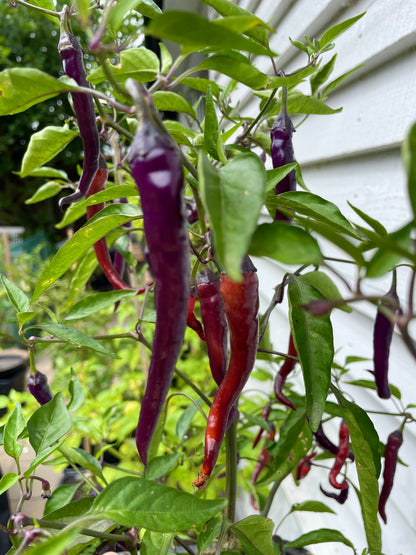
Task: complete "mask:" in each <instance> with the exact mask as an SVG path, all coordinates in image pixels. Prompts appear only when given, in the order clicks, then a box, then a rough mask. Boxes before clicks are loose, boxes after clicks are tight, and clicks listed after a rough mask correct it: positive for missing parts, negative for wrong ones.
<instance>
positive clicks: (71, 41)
mask: <svg viewBox="0 0 416 555" xmlns="http://www.w3.org/2000/svg"><path fill="white" fill-rule="evenodd" d="M58 51H59V55H60V57H61V60H62V64H63V68H64V71H65V75H67V76H68V77H71V78H72V79H74V81H75V82H76V83H77V84H78V85H80V86H81V87H90V84H89V83H88V81H87V74H86V72H85V67H84V62H83V52H82V48H81V45H80V43H79V41H78V39H77V38H76V37H75V36H74V35H73V34H72V32H71V28H70V23H69V18H68V6H64V9H63V10H62V16H61V27H60V38H59V44H58ZM72 102H73V106H74V112H75V115H76V117H77V123H78V127H79V133H80V136H81V140H82V144H83V147H84V164H83V167H82V173H81V177H80V180H79V184H78V187H77V190H76V191H74V192H73V193H72V194H71V195H68V196H66V197H64V198H61V199H60V201H59V207H60V208H61V209H62V208H63V207H64V206H66V205H68V204H71V203H72V202H76V201H77V200H80V199H82V198H83V197H84V196H85V194H86V193H87V191H88V189H89V188H90V185H91V183H92V180H93V179H94V176H95V174H96V172H97V170H98V159H99V156H100V139H99V136H98V129H97V124H96V119H95V110H94V101H93V99H92V96H91V95H90V94H85V93H77V92H73V93H72Z"/></svg>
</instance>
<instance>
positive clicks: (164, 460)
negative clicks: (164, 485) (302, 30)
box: [146, 453, 182, 480]
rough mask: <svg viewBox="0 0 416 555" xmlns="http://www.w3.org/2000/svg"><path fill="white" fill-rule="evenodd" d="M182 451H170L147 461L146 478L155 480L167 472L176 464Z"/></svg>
mask: <svg viewBox="0 0 416 555" xmlns="http://www.w3.org/2000/svg"><path fill="white" fill-rule="evenodd" d="M181 456H182V453H172V454H171V455H162V456H160V457H155V458H154V459H152V460H151V461H150V462H149V465H148V467H147V472H146V478H147V479H148V480H157V479H159V478H162V477H163V476H165V475H166V474H168V473H169V472H170V471H171V470H173V469H174V468H175V466H176V463H177V462H178V460H179V459H180V458H181Z"/></svg>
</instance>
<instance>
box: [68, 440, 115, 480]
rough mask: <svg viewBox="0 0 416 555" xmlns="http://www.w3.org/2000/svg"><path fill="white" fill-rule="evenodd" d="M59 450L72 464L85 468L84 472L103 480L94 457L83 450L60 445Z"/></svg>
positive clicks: (98, 464) (99, 467) (99, 466)
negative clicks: (86, 471)
mask: <svg viewBox="0 0 416 555" xmlns="http://www.w3.org/2000/svg"><path fill="white" fill-rule="evenodd" d="M60 450H61V452H62V454H63V455H64V456H65V457H67V459H68V460H70V461H71V463H72V464H76V465H78V466H80V467H81V468H85V469H86V470H89V471H90V472H92V474H94V476H98V478H101V479H102V480H103V479H104V476H103V472H102V468H101V465H100V463H99V462H98V461H97V459H96V458H95V457H93V456H92V455H90V454H89V453H87V452H86V451H84V449H79V448H78V447H67V446H66V445H62V446H61V449H60Z"/></svg>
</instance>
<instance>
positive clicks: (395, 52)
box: [216, 0, 416, 555]
mask: <svg viewBox="0 0 416 555" xmlns="http://www.w3.org/2000/svg"><path fill="white" fill-rule="evenodd" d="M236 3H239V4H240V5H241V6H242V7H245V8H247V9H250V10H253V11H254V12H255V13H256V15H258V16H259V17H261V18H262V19H264V20H265V21H268V22H269V23H271V25H272V27H273V28H274V29H276V34H275V35H274V36H273V38H272V41H271V47H272V48H273V49H274V50H275V51H277V52H279V54H280V57H279V58H278V59H277V64H278V68H282V69H285V70H286V71H290V70H291V69H292V68H295V67H299V66H300V65H302V64H303V63H304V61H305V59H304V58H302V56H303V55H299V54H298V51H297V50H296V49H294V48H293V47H292V46H291V45H290V42H289V40H288V37H289V36H290V37H291V38H294V39H298V40H303V36H304V35H305V34H306V35H308V36H309V37H314V36H315V37H318V38H319V36H320V35H321V34H322V32H323V31H324V30H325V29H326V28H327V27H328V26H330V25H333V24H334V23H337V22H338V21H342V20H344V19H347V18H348V17H352V16H354V15H357V14H359V13H362V12H363V11H366V12H367V14H366V15H365V16H364V17H363V18H362V19H361V20H360V21H359V22H358V23H356V24H355V25H354V26H353V27H352V28H351V29H349V30H348V31H347V32H346V33H345V34H344V35H342V36H341V37H339V38H338V39H337V40H336V49H335V51H336V52H338V58H337V64H336V66H335V71H334V74H333V77H334V78H335V77H337V76H338V75H341V74H343V73H344V72H346V71H348V70H349V69H352V68H354V67H356V66H358V65H361V64H365V65H364V67H363V68H362V69H360V70H359V71H357V72H356V73H355V74H354V75H353V76H352V77H351V78H350V79H349V80H347V81H346V82H345V83H344V84H343V86H342V87H341V88H339V89H338V90H337V91H335V92H334V93H333V94H332V95H331V96H330V98H329V102H328V104H329V105H330V106H331V107H339V106H343V111H342V112H341V113H339V114H336V115H332V116H310V117H309V118H308V120H307V121H306V122H305V123H304V124H303V125H302V126H300V127H299V129H298V131H297V132H296V134H295V136H294V147H295V154H296V157H297V159H298V161H299V162H300V164H301V166H302V169H303V174H304V179H305V182H306V184H307V186H308V187H309V188H310V189H311V191H312V192H314V193H316V194H318V195H321V196H323V197H324V198H326V199H328V200H331V201H333V202H335V203H337V204H338V205H339V206H340V208H341V210H342V211H343V212H344V214H345V215H346V216H347V217H349V218H351V220H352V221H356V222H357V223H358V222H359V219H358V217H357V216H356V215H355V213H354V212H353V211H352V209H350V208H349V206H348V205H347V200H349V201H351V202H352V203H353V204H354V205H356V206H357V207H359V208H361V209H362V210H364V211H366V212H368V213H369V214H370V215H371V216H372V217H374V218H376V219H379V220H380V221H381V222H382V223H383V224H384V225H385V226H386V227H387V229H388V230H390V231H391V230H394V229H396V228H397V227H398V226H400V225H402V224H403V223H404V222H405V221H406V220H407V219H408V218H410V213H411V212H410V207H409V203H408V199H407V193H406V182H405V175H404V170H403V166H402V163H401V159H400V144H401V142H402V140H403V138H404V137H405V134H406V131H407V130H408V128H409V126H410V124H411V123H412V122H414V121H416V102H415V91H416V86H415V85H416V51H415V45H416V1H415V0H372V1H371V0H359V1H350V2H348V1H344V0H314V1H311V0H240V1H239V2H238V1H237V0H236ZM329 55H332V52H330V53H329ZM259 64H260V65H258V66H257V67H259V69H261V70H263V71H264V72H268V73H270V74H271V73H272V71H271V67H270V63H269V61H268V60H265V59H264V60H262V61H260V60H259ZM261 64H262V65H261ZM216 78H217V76H216ZM331 79H332V77H331ZM219 81H220V82H223V83H224V82H226V80H225V79H224V78H222V77H220V78H219ZM234 99H235V101H237V100H238V101H239V103H240V108H241V111H242V113H243V114H245V115H247V116H252V115H255V114H256V112H257V110H258V100H257V99H256V98H254V97H253V95H252V94H251V93H250V92H249V91H248V89H247V88H245V87H243V86H242V87H240V88H239V89H238V90H237V91H236V93H235V97H234ZM359 223H362V222H359ZM256 263H257V266H258V270H259V277H260V283H261V287H262V290H261V304H262V308H263V309H264V308H265V307H266V306H267V305H268V302H269V301H270V299H271V296H272V294H273V287H274V286H275V285H276V284H277V283H279V282H280V281H281V279H282V277H283V274H284V272H285V270H286V268H284V267H282V266H281V265H279V264H278V263H276V262H272V261H264V260H263V261H260V260H256ZM339 269H341V270H342V272H343V273H344V275H345V277H346V278H347V279H349V278H352V277H353V276H352V275H349V272H348V271H347V270H346V269H345V265H343V266H342V268H341V267H340V268H339ZM389 279H390V278H387V279H379V280H373V281H372V282H371V283H369V285H368V286H367V290H371V288H372V289H373V290H375V291H377V292H380V291H383V292H384V291H386V290H387V289H388V287H389V283H388V282H389ZM399 281H400V283H399V288H400V291H401V292H402V294H403V293H404V291H405V290H406V289H405V288H406V286H407V276H406V272H405V271H402V272H401V273H400V274H399ZM335 312H338V313H334V314H333V324H334V331H335V348H336V349H339V353H338V354H337V360H339V361H343V360H344V359H345V357H346V356H348V355H350V354H354V355H360V356H363V357H368V358H370V359H371V358H372V325H373V320H372V319H371V318H372V317H373V316H374V309H372V308H371V307H369V306H368V305H366V304H360V305H355V306H354V312H353V313H352V314H345V313H343V312H340V311H335ZM271 326H272V330H273V333H272V336H273V338H274V342H275V347H276V348H277V349H278V350H281V351H285V350H286V348H287V337H288V322H287V306H286V305H285V304H283V305H282V306H279V307H277V309H276V310H275V311H274V314H273V318H272V321H271ZM390 360H391V370H390V375H391V380H392V383H393V384H396V385H397V386H399V387H400V389H401V390H402V393H403V401H404V403H408V402H415V400H416V373H415V364H414V360H412V359H411V357H410V356H409V355H408V353H407V351H406V350H405V348H404V347H403V345H402V342H401V340H400V338H399V337H395V338H394V340H393V345H392V349H391V358H390ZM369 366H370V365H369V364H357V365H356V370H355V377H361V378H366V377H367V376H368V374H367V375H366V372H365V371H366V369H368V368H369ZM257 385H258V384H256V386H257ZM351 394H353V395H354V397H355V398H356V399H357V401H358V402H359V403H360V405H361V406H363V407H365V408H366V409H367V410H378V411H382V410H385V409H387V410H390V411H394V405H393V401H391V400H388V401H381V400H379V399H378V398H376V397H375V395H369V394H366V392H365V391H363V390H361V389H360V388H352V389H351ZM372 418H373V420H374V421H375V424H376V427H377V429H378V432H379V435H380V439H381V440H382V441H383V442H384V441H385V440H386V438H387V435H388V433H390V432H391V431H392V430H393V429H394V427H396V425H397V424H398V423H399V421H397V422H395V423H393V422H391V421H390V420H389V419H386V418H385V417H384V418H383V417H381V416H380V417H378V418H376V419H374V417H373V415H372ZM331 432H332V436H331V437H332V439H333V440H334V441H336V438H337V430H336V429H333V430H329V433H331ZM415 457H416V438H415V432H414V428H412V427H411V426H409V427H408V428H406V432H405V442H404V445H403V447H402V450H401V458H402V460H404V461H405V462H406V463H408V464H409V468H406V467H404V466H399V467H398V469H397V473H396V479H395V485H394V490H393V493H392V496H391V498H390V500H389V503H388V523H389V524H388V526H384V524H382V531H383V547H384V553H385V554H386V555H410V554H411V553H415V552H416V548H415V545H416V526H415V525H416V522H415V521H416V511H415V502H414V492H415V491H416V477H415V472H414V468H412V467H413V464H412V463H413V461H414V460H415ZM351 469H353V467H351ZM326 480H327V473H326V472H320V470H319V469H314V470H313V472H312V473H311V474H309V476H307V478H306V479H305V480H304V481H303V482H302V483H301V487H296V486H295V485H294V483H293V480H292V479H291V477H289V478H288V479H287V480H286V481H285V482H284V483H283V486H282V487H281V489H280V491H279V493H278V495H277V496H276V499H275V503H274V505H273V507H272V511H271V513H270V516H271V518H272V519H273V520H274V521H275V522H279V520H280V518H281V517H282V516H283V515H284V514H285V513H286V512H287V510H288V508H289V507H290V506H291V505H292V504H293V503H294V502H298V501H304V500H307V499H322V501H324V502H328V504H329V505H331V500H329V499H328V500H327V499H326V498H324V497H323V496H322V495H321V494H320V493H319V483H323V484H325V482H326ZM331 506H332V507H333V509H334V510H335V511H336V512H337V514H338V516H337V517H335V516H334V517H328V516H327V515H324V516H322V515H319V514H311V513H298V514H297V515H296V514H295V515H293V516H291V517H289V518H288V519H287V520H286V521H285V522H284V524H283V526H282V527H281V528H280V529H279V534H280V535H282V537H285V538H294V537H296V536H297V535H299V534H301V533H304V532H307V531H310V530H313V529H317V528H319V527H321V526H323V527H332V528H336V529H339V530H340V531H341V532H343V533H344V534H345V535H346V536H347V537H348V538H350V539H351V540H352V541H353V542H354V543H355V545H356V546H357V548H358V550H359V552H361V550H362V548H363V546H365V545H366V541H365V535H364V531H363V527H362V523H361V515H360V508H359V504H358V501H357V499H356V496H355V494H354V493H353V492H351V494H350V498H349V500H348V502H347V503H346V504H345V505H343V506H340V505H338V504H337V503H335V502H334V503H333V505H331ZM251 512H252V511H251V509H250V507H249V504H248V503H247V500H246V499H245V498H244V497H243V498H242V500H241V504H240V516H246V515H247V514H250V513H251ZM310 551H311V552H312V553H314V554H316V555H318V554H319V555H329V554H331V555H334V554H344V553H345V554H347V553H351V550H350V549H349V548H347V547H345V546H338V544H337V545H336V544H321V545H319V546H312V547H311V548H310Z"/></svg>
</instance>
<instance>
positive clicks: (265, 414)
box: [253, 403, 272, 449]
mask: <svg viewBox="0 0 416 555" xmlns="http://www.w3.org/2000/svg"><path fill="white" fill-rule="evenodd" d="M271 410H272V406H271V404H270V403H267V405H265V407H264V409H263V412H262V413H261V417H262V419H263V420H265V421H266V422H267V421H268V419H269V416H270V411H271ZM263 431H264V430H263V428H260V430H259V431H258V434H257V435H256V437H255V438H254V441H253V449H254V447H256V446H257V445H258V443H259V441H260V439H261V436H262V435H263Z"/></svg>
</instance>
